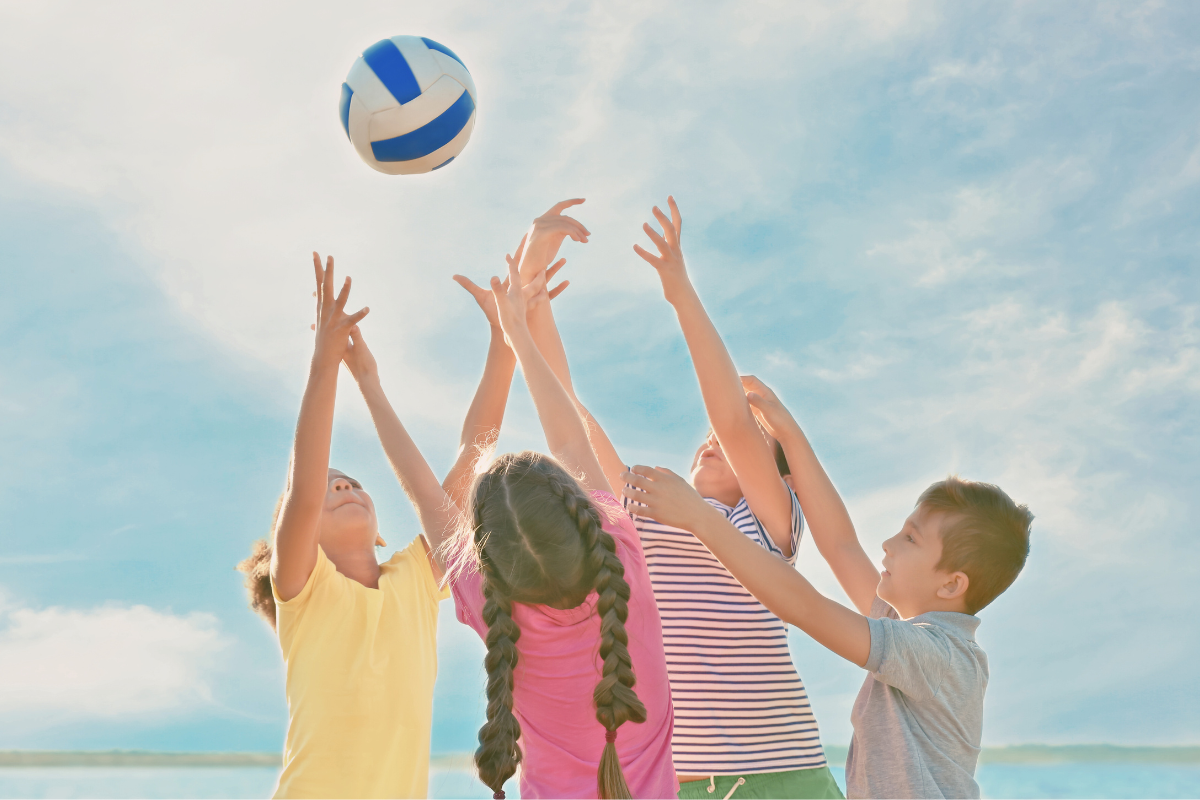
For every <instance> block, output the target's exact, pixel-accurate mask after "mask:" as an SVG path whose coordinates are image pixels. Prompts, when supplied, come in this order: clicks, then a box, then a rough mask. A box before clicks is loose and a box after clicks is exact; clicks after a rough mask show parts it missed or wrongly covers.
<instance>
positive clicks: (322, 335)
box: [271, 253, 367, 602]
mask: <svg viewBox="0 0 1200 800" xmlns="http://www.w3.org/2000/svg"><path fill="white" fill-rule="evenodd" d="M313 268H314V269H315V271H316V280H317V293H316V294H317V321H316V323H315V324H314V325H313V328H314V330H316V332H317V335H316V343H315V345H314V347H313V357H312V362H311V364H310V365H309V370H308V385H307V386H306V387H305V390H304V399H303V400H301V401H300V416H299V419H298V420H297V421H296V439H295V443H294V444H293V446H292V463H291V468H290V470H289V473H288V485H287V492H286V495H285V497H284V500H283V506H282V508H281V509H280V512H279V520H278V522H277V523H276V525H275V542H274V547H273V548H272V553H271V579H272V581H273V582H274V584H275V590H276V591H277V592H279V596H280V598H282V599H283V600H284V601H285V602H286V601H288V600H291V599H292V598H293V597H295V596H296V595H298V594H300V592H301V590H303V589H304V584H306V583H308V577H309V575H311V574H312V571H313V567H315V566H316V564H317V542H318V540H319V537H320V525H321V509H322V507H323V506H324V504H325V492H326V490H327V489H328V487H329V440H330V437H331V436H332V435H333V407H334V402H335V401H336V399H337V377H338V367H339V364H340V362H341V360H342V354H343V353H344V352H345V349H346V344H347V341H348V337H349V333H350V329H351V328H353V327H354V326H355V325H356V324H357V323H358V321H359V320H361V319H362V318H363V317H365V316H366V315H367V309H365V308H364V309H362V310H361V311H359V312H357V313H355V314H352V315H348V314H346V313H345V307H346V300H347V299H348V298H349V296H350V279H349V278H346V282H345V284H344V285H343V286H342V291H341V292H340V293H339V294H338V296H337V298H334V296H333V257H332V256H330V257H329V259H328V261H327V262H326V266H325V268H324V269H322V267H321V258H320V256H318V255H317V254H316V253H313Z"/></svg>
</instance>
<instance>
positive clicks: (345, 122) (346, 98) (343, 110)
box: [338, 83, 354, 139]
mask: <svg viewBox="0 0 1200 800" xmlns="http://www.w3.org/2000/svg"><path fill="white" fill-rule="evenodd" d="M351 97H354V90H353V89H351V88H350V87H349V86H347V85H346V84H344V83H343V84H342V102H341V103H340V104H339V105H338V113H339V114H340V115H341V117H342V127H343V128H345V129H346V138H347V139H349V138H350V98H351Z"/></svg>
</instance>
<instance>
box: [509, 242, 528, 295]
mask: <svg viewBox="0 0 1200 800" xmlns="http://www.w3.org/2000/svg"><path fill="white" fill-rule="evenodd" d="M524 246H525V242H524V240H522V241H521V247H522V248H524ZM520 285H521V275H520V273H519V272H517V264H509V265H508V285H507V286H505V287H504V290H505V291H508V287H509V286H520Z"/></svg>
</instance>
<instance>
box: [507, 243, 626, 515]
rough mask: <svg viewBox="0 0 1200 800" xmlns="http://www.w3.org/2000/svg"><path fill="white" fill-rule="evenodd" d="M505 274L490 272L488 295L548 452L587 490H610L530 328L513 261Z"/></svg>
mask: <svg viewBox="0 0 1200 800" xmlns="http://www.w3.org/2000/svg"><path fill="white" fill-rule="evenodd" d="M508 274H509V286H507V287H505V286H504V285H503V284H502V283H501V282H500V279H499V278H492V295H493V296H494V297H495V298H496V307H497V310H498V311H499V314H500V324H501V327H502V328H503V330H504V336H505V338H506V339H507V340H508V342H509V344H510V346H511V347H512V349H513V352H514V353H515V354H516V356H517V361H518V362H519V363H520V364H521V372H522V374H524V376H525V383H526V385H527V386H528V387H529V394H530V395H532V397H533V404H534V406H535V407H536V408H537V412H538V419H539V420H541V423H542V430H543V431H544V432H545V434H546V444H547V446H548V447H549V448H550V453H551V454H552V455H553V456H554V457H555V458H556V459H558V460H559V462H560V463H561V464H562V465H563V466H564V467H565V468H566V469H567V470H568V471H570V472H571V473H573V474H575V475H577V476H579V477H580V482H581V483H582V484H583V488H584V489H585V490H586V491H589V492H591V491H599V490H603V491H610V490H609V486H608V481H607V479H606V478H605V477H604V471H603V470H602V469H601V468H600V462H599V461H597V460H596V456H595V454H594V453H593V452H592V447H591V444H590V442H589V441H588V437H587V431H586V430H585V429H584V426H583V420H582V419H580V417H579V414H578V413H577V412H576V410H575V405H574V403H573V402H572V400H571V397H570V395H568V394H567V391H566V389H564V388H563V386H562V384H561V383H559V381H558V378H557V377H555V375H554V372H553V371H552V370H551V369H550V365H549V364H547V363H546V359H545V358H544V357H543V356H542V354H541V352H539V350H538V348H537V345H536V344H534V341H533V337H532V336H531V335H530V333H529V325H528V322H527V320H526V298H525V292H524V290H523V288H522V287H521V286H520V276H519V274H518V272H517V265H516V264H515V263H512V262H510V263H509V267H508Z"/></svg>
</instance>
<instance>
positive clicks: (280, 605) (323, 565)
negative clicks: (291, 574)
mask: <svg viewBox="0 0 1200 800" xmlns="http://www.w3.org/2000/svg"><path fill="white" fill-rule="evenodd" d="M339 577H341V578H343V579H344V576H342V575H341V573H339V572H338V571H337V569H336V568H335V567H334V566H333V562H332V561H330V560H329V558H328V557H327V556H326V555H325V551H324V550H322V549H321V546H320V545H317V561H316V563H315V564H313V568H312V572H310V573H309V574H308V580H307V581H305V582H304V588H303V589H301V590H300V593H299V594H297V595H296V596H295V597H293V598H291V599H290V600H283V599H282V598H280V596H279V587H277V586H276V585H275V578H274V576H272V577H271V595H272V596H273V597H274V598H275V607H276V608H277V609H278V611H277V612H276V613H283V612H284V610H285V609H300V608H302V607H304V606H306V605H307V604H308V601H309V598H310V597H312V595H313V593H314V592H319V591H320V589H319V587H323V586H325V585H326V584H329V583H330V582H331V580H332V581H337V579H338V578H339Z"/></svg>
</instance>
